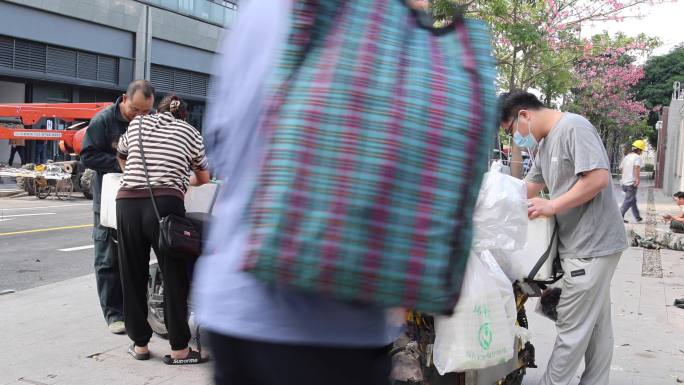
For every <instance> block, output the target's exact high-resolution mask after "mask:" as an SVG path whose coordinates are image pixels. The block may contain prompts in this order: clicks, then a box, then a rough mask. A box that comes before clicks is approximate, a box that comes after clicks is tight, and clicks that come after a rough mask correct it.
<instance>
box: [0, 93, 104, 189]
mask: <svg viewBox="0 0 684 385" xmlns="http://www.w3.org/2000/svg"><path fill="white" fill-rule="evenodd" d="M110 104H112V103H109V102H106V103H23V104H0V139H16V140H19V139H21V140H57V141H59V148H60V150H61V151H62V152H63V153H65V154H67V155H73V156H78V154H79V153H80V152H81V145H82V142H83V137H84V136H85V132H86V129H87V126H88V123H89V122H90V119H92V118H93V116H95V114H97V113H98V112H99V111H100V110H102V109H104V108H105V107H107V106H109V105H110ZM45 118H47V119H59V120H62V121H64V122H67V123H74V122H77V123H75V124H72V125H71V126H69V127H67V129H65V130H45V129H34V128H27V127H28V126H33V125H35V124H36V123H38V122H39V121H40V120H41V119H45ZM51 166H53V167H54V166H57V167H60V168H61V169H62V170H63V172H64V173H68V174H71V182H72V188H73V189H74V190H77V191H82V192H83V194H84V195H85V196H86V197H89V198H90V197H91V194H90V183H89V182H90V177H91V175H92V172H89V170H84V169H83V167H82V166H81V164H80V162H78V160H75V161H64V162H53V163H52V164H51ZM37 168H38V167H37ZM27 171H31V170H30V169H29V170H27ZM5 173H6V174H7V173H11V172H10V171H5ZM24 173H25V172H24ZM17 174H21V175H17V176H20V177H21V181H22V182H23V183H20V185H21V187H23V188H24V189H26V190H27V191H28V192H29V193H35V194H36V195H37V196H38V197H39V198H40V197H41V196H42V195H41V194H39V191H38V190H39V189H40V186H38V185H37V184H36V182H35V181H32V183H25V180H26V179H29V180H30V179H32V178H31V177H30V176H28V177H27V176H26V174H22V173H21V172H19V173H17ZM29 175H30V174H29ZM18 179H19V178H18ZM46 186H47V184H46ZM32 190H33V191H32Z"/></svg>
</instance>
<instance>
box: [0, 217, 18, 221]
mask: <svg viewBox="0 0 684 385" xmlns="http://www.w3.org/2000/svg"><path fill="white" fill-rule="evenodd" d="M15 219H17V218H10V219H0V222H7V221H13V220H15Z"/></svg>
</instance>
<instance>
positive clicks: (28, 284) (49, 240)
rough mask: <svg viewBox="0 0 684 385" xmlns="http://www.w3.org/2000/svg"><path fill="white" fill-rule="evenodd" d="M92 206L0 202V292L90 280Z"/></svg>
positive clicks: (77, 199)
mask: <svg viewBox="0 0 684 385" xmlns="http://www.w3.org/2000/svg"><path fill="white" fill-rule="evenodd" d="M92 223H93V217H92V201H90V200H87V199H85V198H83V196H82V195H81V194H75V196H73V197H72V198H71V200H68V201H60V200H53V199H52V198H51V197H48V198H47V199H44V200H39V199H37V198H35V197H22V198H0V292H2V291H3V290H8V289H14V290H17V291H19V290H25V289H29V288H32V287H36V286H41V285H45V284H48V283H53V282H59V281H63V280H65V279H69V278H74V277H79V276H82V275H86V274H90V273H92V272H93V271H94V270H93V249H92V245H93V242H92V237H91V234H92Z"/></svg>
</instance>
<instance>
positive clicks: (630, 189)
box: [620, 186, 641, 220]
mask: <svg viewBox="0 0 684 385" xmlns="http://www.w3.org/2000/svg"><path fill="white" fill-rule="evenodd" d="M622 191H624V192H625V200H624V201H623V202H622V207H621V208H620V213H621V214H622V217H623V218H624V217H625V214H626V213H627V210H629V209H632V215H633V216H634V219H637V220H641V214H639V207H638V206H637V199H636V195H637V187H636V186H622Z"/></svg>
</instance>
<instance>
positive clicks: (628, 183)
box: [620, 140, 646, 223]
mask: <svg viewBox="0 0 684 385" xmlns="http://www.w3.org/2000/svg"><path fill="white" fill-rule="evenodd" d="M645 150H646V142H644V141H643V140H635V141H634V143H632V152H630V153H629V154H627V155H626V156H625V157H624V158H623V159H622V162H620V170H622V178H621V179H620V185H621V186H622V191H624V192H625V200H624V201H623V202H622V207H621V208H620V213H621V214H622V219H623V221H624V222H625V223H628V222H627V220H625V219H624V218H625V214H626V213H627V210H629V209H630V208H631V209H632V215H633V216H634V219H635V220H636V221H637V222H641V221H642V220H643V219H642V218H641V215H640V214H639V207H637V197H636V195H637V188H638V187H639V183H640V182H641V178H640V176H639V174H640V173H641V166H643V165H644V161H643V160H642V159H641V153H642V152H643V151H645Z"/></svg>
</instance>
